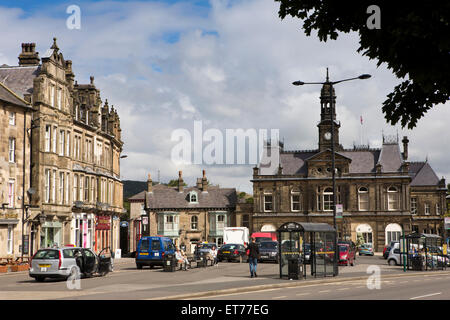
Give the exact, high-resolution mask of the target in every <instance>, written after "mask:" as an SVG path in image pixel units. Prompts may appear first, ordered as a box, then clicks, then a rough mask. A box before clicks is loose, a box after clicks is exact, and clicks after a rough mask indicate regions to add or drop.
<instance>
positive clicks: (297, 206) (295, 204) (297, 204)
mask: <svg viewBox="0 0 450 320" xmlns="http://www.w3.org/2000/svg"><path fill="white" fill-rule="evenodd" d="M300 199H301V198H300V190H298V189H292V190H291V211H293V212H298V211H300V210H301V208H302V204H301V201H300Z"/></svg>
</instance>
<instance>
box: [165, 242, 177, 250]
mask: <svg viewBox="0 0 450 320" xmlns="http://www.w3.org/2000/svg"><path fill="white" fill-rule="evenodd" d="M164 250H175V247H174V245H173V244H172V242H170V241H164Z"/></svg>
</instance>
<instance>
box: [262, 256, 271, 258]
mask: <svg viewBox="0 0 450 320" xmlns="http://www.w3.org/2000/svg"><path fill="white" fill-rule="evenodd" d="M261 258H269V256H261Z"/></svg>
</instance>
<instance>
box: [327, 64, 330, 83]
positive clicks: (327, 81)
mask: <svg viewBox="0 0 450 320" xmlns="http://www.w3.org/2000/svg"><path fill="white" fill-rule="evenodd" d="M329 81H330V79H329V78H328V67H327V82H329Z"/></svg>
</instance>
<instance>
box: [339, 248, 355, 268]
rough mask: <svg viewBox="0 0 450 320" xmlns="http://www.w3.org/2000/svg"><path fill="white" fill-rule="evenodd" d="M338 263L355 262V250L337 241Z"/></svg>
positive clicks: (352, 263)
mask: <svg viewBox="0 0 450 320" xmlns="http://www.w3.org/2000/svg"><path fill="white" fill-rule="evenodd" d="M338 248H339V264H343V265H346V266H348V265H351V266H353V265H354V264H355V252H354V251H353V250H352V248H351V247H350V246H349V245H348V244H347V243H339V244H338Z"/></svg>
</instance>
